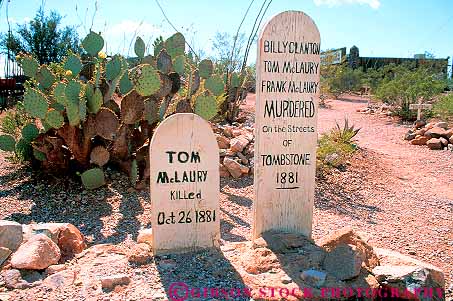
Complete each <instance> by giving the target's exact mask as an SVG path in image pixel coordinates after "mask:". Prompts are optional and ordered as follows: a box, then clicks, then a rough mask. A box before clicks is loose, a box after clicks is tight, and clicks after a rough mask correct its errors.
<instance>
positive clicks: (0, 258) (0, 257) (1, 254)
mask: <svg viewBox="0 0 453 301" xmlns="http://www.w3.org/2000/svg"><path fill="white" fill-rule="evenodd" d="M11 253H12V252H11V250H10V249H8V248H5V247H0V267H1V266H2V264H3V263H4V262H5V261H6V260H7V259H8V257H9V255H11Z"/></svg>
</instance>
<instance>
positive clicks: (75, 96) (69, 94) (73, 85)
mask: <svg viewBox="0 0 453 301" xmlns="http://www.w3.org/2000/svg"><path fill="white" fill-rule="evenodd" d="M81 91H82V84H81V83H80V82H79V81H76V80H71V81H70V82H69V83H68V84H67V85H66V89H65V94H66V99H67V100H68V102H71V103H73V104H78V103H79V98H80V92H81Z"/></svg>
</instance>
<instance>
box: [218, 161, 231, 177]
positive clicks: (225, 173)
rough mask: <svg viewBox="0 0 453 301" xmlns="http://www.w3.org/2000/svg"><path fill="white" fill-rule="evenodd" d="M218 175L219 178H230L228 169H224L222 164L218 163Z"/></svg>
mask: <svg viewBox="0 0 453 301" xmlns="http://www.w3.org/2000/svg"><path fill="white" fill-rule="evenodd" d="M219 174H220V176H221V177H224V178H228V177H229V176H230V172H229V171H228V168H226V167H225V166H224V165H223V164H221V163H219Z"/></svg>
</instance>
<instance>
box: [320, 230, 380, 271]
mask: <svg viewBox="0 0 453 301" xmlns="http://www.w3.org/2000/svg"><path fill="white" fill-rule="evenodd" d="M318 245H320V246H321V247H322V248H324V249H325V250H326V251H327V252H332V251H333V250H334V249H335V248H336V247H338V246H340V245H353V246H355V247H356V248H357V251H358V252H360V253H362V254H363V258H364V259H363V266H364V267H365V268H366V269H367V270H368V271H371V270H372V269H373V268H374V267H376V266H377V265H379V258H378V256H377V254H376V253H375V251H374V249H373V247H372V246H370V245H369V244H368V238H367V237H366V236H365V235H364V234H363V233H358V232H355V231H353V230H352V228H351V227H344V228H342V229H340V230H338V231H335V232H334V233H332V234H330V235H329V236H327V237H325V238H324V239H322V240H320V241H319V242H318Z"/></svg>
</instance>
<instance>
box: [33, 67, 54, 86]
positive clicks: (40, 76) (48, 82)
mask: <svg viewBox="0 0 453 301" xmlns="http://www.w3.org/2000/svg"><path fill="white" fill-rule="evenodd" d="M36 79H37V80H38V82H39V84H40V85H41V87H42V88H44V89H49V88H50V87H52V85H53V83H54V82H55V81H56V77H55V75H54V74H53V73H52V71H50V70H49V68H47V66H41V67H40V68H39V70H38V73H37V74H36Z"/></svg>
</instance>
